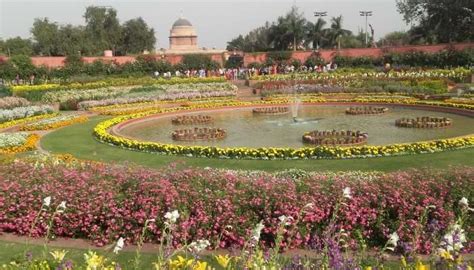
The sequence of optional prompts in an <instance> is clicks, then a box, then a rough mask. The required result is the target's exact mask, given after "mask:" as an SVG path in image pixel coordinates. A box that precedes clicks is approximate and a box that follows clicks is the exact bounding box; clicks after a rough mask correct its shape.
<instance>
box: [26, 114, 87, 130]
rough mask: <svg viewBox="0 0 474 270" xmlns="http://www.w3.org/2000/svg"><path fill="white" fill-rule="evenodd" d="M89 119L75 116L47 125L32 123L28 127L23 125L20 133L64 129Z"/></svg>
mask: <svg viewBox="0 0 474 270" xmlns="http://www.w3.org/2000/svg"><path fill="white" fill-rule="evenodd" d="M88 119H89V118H88V117H87V116H85V115H81V116H77V117H73V118H69V119H65V120H62V121H61V120H59V121H51V122H49V123H43V122H41V121H40V122H39V123H32V124H29V125H23V126H21V127H20V130H22V131H32V130H49V129H56V128H60V127H65V126H69V125H72V124H77V123H84V122H87V120H88ZM51 120H54V119H51Z"/></svg>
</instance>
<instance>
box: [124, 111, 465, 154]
mask: <svg viewBox="0 0 474 270" xmlns="http://www.w3.org/2000/svg"><path fill="white" fill-rule="evenodd" d="M386 107H388V108H389V111H388V112H387V113H385V114H382V115H346V113H345V110H346V108H347V106H345V105H344V106H343V105H340V106H334V105H305V106H300V107H299V108H298V115H297V120H298V121H297V122H294V121H293V118H292V113H291V112H290V113H289V114H285V115H275V116H271V115H266V116H265V115H255V114H253V113H252V108H238V109H232V110H210V111H205V112H197V113H182V114H180V115H186V114H187V115H192V114H201V115H210V116H212V117H213V120H214V121H213V122H212V123H211V124H208V125H192V126H188V125H181V126H176V125H173V124H171V119H172V118H173V117H175V116H176V115H174V116H163V117H157V118H153V119H149V120H146V121H143V122H137V123H133V124H130V125H127V126H125V127H123V129H121V130H120V134H121V135H125V136H127V137H132V138H134V139H137V140H142V141H154V142H161V143H173V144H181V145H206V146H220V147H303V146H305V144H303V142H302V135H303V134H304V133H305V132H308V131H313V130H353V131H357V130H360V131H361V132H366V133H368V136H369V138H368V142H367V144H368V145H384V144H393V143H406V142H416V141H425V140H432V139H441V138H450V137H456V136H462V135H467V134H471V133H474V118H472V117H467V116H461V115H456V114H450V113H443V112H434V111H425V110H418V109H411V108H404V107H397V106H386ZM422 116H436V117H449V118H451V119H453V125H452V126H451V127H447V128H437V129H436V128H435V129H417V128H399V127H396V126H395V120H396V119H398V118H402V117H408V118H413V117H422ZM195 126H196V127H204V126H208V127H217V128H224V129H226V130H227V137H226V138H225V139H223V140H220V141H198V142H181V141H180V142H176V141H173V139H172V138H171V133H172V132H173V131H174V130H176V129H183V128H193V127H195Z"/></svg>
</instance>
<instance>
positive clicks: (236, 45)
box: [226, 35, 246, 51]
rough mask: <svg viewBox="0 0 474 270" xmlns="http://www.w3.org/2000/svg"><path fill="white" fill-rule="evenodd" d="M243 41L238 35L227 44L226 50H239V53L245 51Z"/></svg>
mask: <svg viewBox="0 0 474 270" xmlns="http://www.w3.org/2000/svg"><path fill="white" fill-rule="evenodd" d="M245 47H246V44H245V39H244V37H243V36H242V35H239V36H238V37H236V38H234V39H233V40H231V41H229V42H227V48H226V49H227V50H228V51H232V50H240V51H245Z"/></svg>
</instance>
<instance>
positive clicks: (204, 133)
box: [171, 127, 227, 142]
mask: <svg viewBox="0 0 474 270" xmlns="http://www.w3.org/2000/svg"><path fill="white" fill-rule="evenodd" d="M226 135H227V132H226V131H225V129H222V128H208V127H203V128H198V127H195V128H194V129H179V130H175V131H173V133H172V134H171V138H173V140H175V141H189V142H193V141H211V140H222V139H224V138H225V136H226Z"/></svg>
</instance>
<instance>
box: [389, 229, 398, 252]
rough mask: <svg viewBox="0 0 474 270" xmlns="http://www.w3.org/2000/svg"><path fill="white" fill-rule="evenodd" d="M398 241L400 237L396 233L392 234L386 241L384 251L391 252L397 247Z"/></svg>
mask: <svg viewBox="0 0 474 270" xmlns="http://www.w3.org/2000/svg"><path fill="white" fill-rule="evenodd" d="M398 240H400V237H399V236H398V234H397V232H394V233H392V234H391V235H390V238H389V239H388V241H387V245H386V249H388V250H391V251H393V250H394V249H395V248H396V247H397V244H398Z"/></svg>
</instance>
